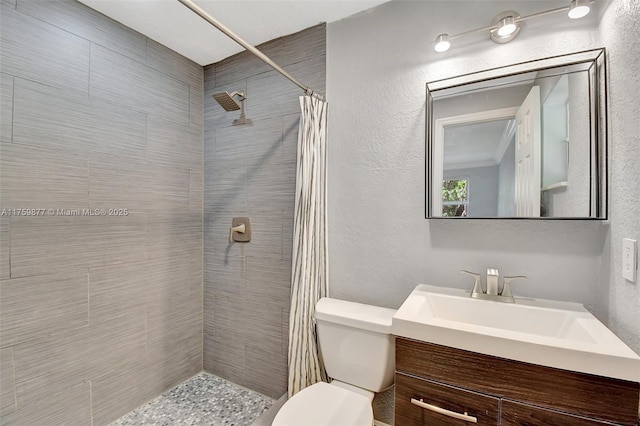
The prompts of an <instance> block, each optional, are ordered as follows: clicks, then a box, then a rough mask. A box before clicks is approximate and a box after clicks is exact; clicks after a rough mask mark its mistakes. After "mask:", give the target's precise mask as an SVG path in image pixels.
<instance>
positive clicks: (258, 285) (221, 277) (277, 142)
mask: <svg viewBox="0 0 640 426" xmlns="http://www.w3.org/2000/svg"><path fill="white" fill-rule="evenodd" d="M260 49H261V50H262V51H263V52H264V53H265V54H267V55H268V56H269V57H271V58H272V59H273V60H274V61H275V62H276V63H278V64H280V65H281V66H283V67H284V68H285V69H286V70H287V71H289V72H290V73H291V74H292V75H295V76H296V78H298V79H299V80H301V81H302V82H304V83H305V84H306V85H308V86H310V87H312V88H314V89H315V90H317V91H320V92H324V89H325V26H324V25H319V26H316V27H312V28H310V29H307V30H305V31H302V32H300V33H297V34H293V35H291V36H287V37H284V38H280V39H276V40H273V41H271V42H268V43H266V44H264V45H262V46H260ZM225 90H226V91H228V92H232V91H235V90H244V91H245V92H246V95H247V100H246V113H247V117H248V118H250V119H251V120H253V124H252V125H245V126H232V125H231V123H232V122H233V120H234V119H235V118H238V117H239V112H238V111H236V112H225V111H224V110H223V109H222V108H221V107H220V106H219V105H218V104H217V103H216V102H215V100H214V99H213V98H212V97H211V95H212V94H213V93H215V92H220V91H225ZM301 94H302V92H301V91H300V89H299V88H298V87H297V86H295V85H294V84H292V83H291V82H290V81H289V80H287V79H285V78H284V77H282V76H281V75H280V74H278V73H277V72H276V71H273V70H272V69H271V68H270V67H269V66H267V65H265V64H264V63H262V62H261V61H260V60H258V59H257V58H255V57H254V56H253V55H251V54H249V53H246V52H245V53H240V54H238V55H235V56H232V57H230V58H228V59H225V60H224V61H222V62H219V63H217V64H214V65H210V66H208V67H206V69H205V97H204V99H205V101H204V102H205V116H204V117H205V223H204V249H205V251H204V368H205V370H207V371H210V372H212V373H214V374H217V375H219V376H222V377H224V378H227V379H229V380H232V381H234V382H235V383H239V384H241V385H245V386H247V387H249V388H251V389H254V390H257V391H259V392H262V393H263V394H266V395H269V396H272V397H279V396H280V395H282V394H283V393H284V392H285V391H286V383H287V344H288V333H289V325H288V321H289V293H290V282H291V248H292V239H293V234H292V231H293V208H294V190H295V179H296V176H295V175H296V151H297V135H298V120H299V116H300V113H299V111H300V106H299V103H298V96H299V95H301ZM234 216H250V217H251V221H252V224H253V236H252V239H251V242H250V243H246V244H240V243H234V244H229V243H228V235H229V227H230V226H231V219H232V217H234Z"/></svg>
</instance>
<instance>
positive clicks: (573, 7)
mask: <svg viewBox="0 0 640 426" xmlns="http://www.w3.org/2000/svg"><path fill="white" fill-rule="evenodd" d="M590 11H591V7H590V6H589V0H572V1H571V4H570V5H569V18H571V19H580V18H582V17H584V16H587V15H588V14H589V12H590Z"/></svg>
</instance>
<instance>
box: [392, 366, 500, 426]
mask: <svg viewBox="0 0 640 426" xmlns="http://www.w3.org/2000/svg"><path fill="white" fill-rule="evenodd" d="M412 399H413V400H414V401H421V402H422V403H424V404H426V405H427V407H428V408H424V407H422V406H418V405H416V404H414V403H412V402H411V400H412ZM499 404H500V401H499V400H498V399H497V398H494V397H490V396H486V395H482V394H479V393H476V392H471V391H468V390H466V389H461V388H458V387H454V386H449V385H444V384H441V383H437V382H432V381H430V380H424V379H419V378H416V377H412V376H407V375H405V374H401V373H396V387H395V405H396V406H395V424H396V425H402V426H415V425H428V426H458V425H473V424H477V425H494V426H495V425H497V424H498V412H499ZM456 414H460V415H466V416H468V417H469V420H470V419H471V418H476V419H477V423H472V422H470V421H466V420H462V419H458V418H456V417H453V416H455V415H456Z"/></svg>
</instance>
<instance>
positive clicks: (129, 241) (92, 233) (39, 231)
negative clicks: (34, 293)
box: [11, 214, 146, 277]
mask: <svg viewBox="0 0 640 426" xmlns="http://www.w3.org/2000/svg"><path fill="white" fill-rule="evenodd" d="M145 229H146V217H145V215H144V214H130V215H129V216H118V217H108V216H92V217H89V216H72V217H41V218H23V217H20V218H12V220H11V276H12V277H24V276H30V275H39V274H46V273H51V272H63V271H66V270H69V269H77V268H88V267H95V266H106V265H109V264H115V263H124V262H134V261H142V260H144V259H145V258H146V251H145V249H146V238H145Z"/></svg>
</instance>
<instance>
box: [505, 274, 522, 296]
mask: <svg viewBox="0 0 640 426" xmlns="http://www.w3.org/2000/svg"><path fill="white" fill-rule="evenodd" d="M526 279H527V277H526V276H524V275H513V276H510V277H504V281H503V282H504V284H502V293H500V295H501V296H504V297H513V294H512V293H511V285H510V284H511V281H513V280H526Z"/></svg>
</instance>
